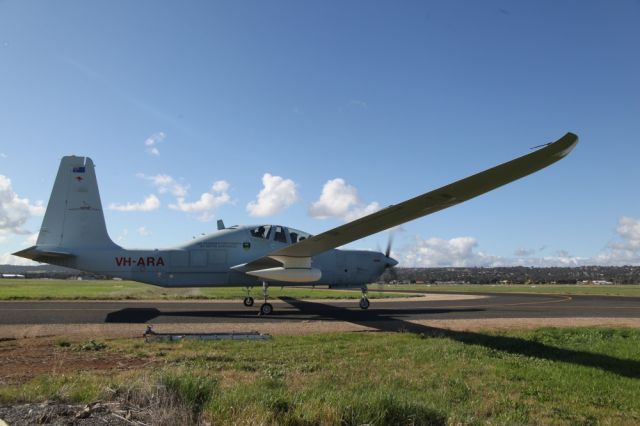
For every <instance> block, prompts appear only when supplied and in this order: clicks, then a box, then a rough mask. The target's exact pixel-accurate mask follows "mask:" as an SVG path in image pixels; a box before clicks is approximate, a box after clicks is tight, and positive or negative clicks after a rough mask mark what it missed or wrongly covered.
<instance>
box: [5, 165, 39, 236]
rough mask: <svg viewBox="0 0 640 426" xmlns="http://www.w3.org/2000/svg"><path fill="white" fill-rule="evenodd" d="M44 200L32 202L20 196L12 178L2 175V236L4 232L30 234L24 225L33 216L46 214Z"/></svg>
mask: <svg viewBox="0 0 640 426" xmlns="http://www.w3.org/2000/svg"><path fill="white" fill-rule="evenodd" d="M44 211H45V208H44V206H43V205H42V201H38V202H37V203H35V204H31V202H30V201H29V199H27V198H20V197H19V196H18V194H16V193H15V192H14V191H13V189H12V188H11V179H9V178H8V177H6V176H4V175H0V236H2V234H28V233H29V231H27V230H25V229H24V228H23V226H24V225H25V224H26V223H27V221H28V220H29V219H30V218H31V217H32V216H40V215H42V214H44Z"/></svg>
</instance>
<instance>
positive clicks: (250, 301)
mask: <svg viewBox="0 0 640 426" xmlns="http://www.w3.org/2000/svg"><path fill="white" fill-rule="evenodd" d="M242 303H244V306H246V307H247V308H248V307H251V306H253V297H251V296H247V297H245V298H244V301H243V302H242Z"/></svg>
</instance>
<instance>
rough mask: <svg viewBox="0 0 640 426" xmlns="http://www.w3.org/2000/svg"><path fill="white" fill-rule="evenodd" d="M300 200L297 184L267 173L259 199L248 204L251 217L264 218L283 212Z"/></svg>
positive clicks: (263, 177) (263, 178)
mask: <svg viewBox="0 0 640 426" xmlns="http://www.w3.org/2000/svg"><path fill="white" fill-rule="evenodd" d="M297 200H298V190H297V187H296V184H295V182H294V181H292V180H291V179H284V178H282V177H280V176H273V175H271V174H269V173H265V174H264V176H262V190H260V193H258V199H257V200H255V201H251V202H250V203H249V204H247V212H249V214H250V215H251V216H257V217H264V216H271V215H274V214H276V213H279V212H281V211H282V210H284V209H286V208H287V207H289V206H290V205H292V204H293V203H295V202H296V201H297Z"/></svg>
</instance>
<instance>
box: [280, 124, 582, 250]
mask: <svg viewBox="0 0 640 426" xmlns="http://www.w3.org/2000/svg"><path fill="white" fill-rule="evenodd" d="M577 143H578V136H577V135H575V134H573V133H567V134H566V135H564V136H563V137H562V138H560V139H558V140H557V141H555V142H553V143H550V144H548V145H546V146H545V147H544V148H541V149H539V150H537V151H535V152H533V153H531V154H527V155H524V156H522V157H519V158H516V159H515V160H511V161H509V162H507V163H503V164H500V165H499V166H496V167H493V168H491V169H488V170H485V171H483V172H480V173H478V174H475V175H473V176H469V177H468V178H465V179H462V180H459V181H457V182H454V183H451V184H449V185H446V186H443V187H442V188H439V189H436V190H434V191H431V192H427V193H425V194H422V195H419V196H417V197H415V198H412V199H410V200H407V201H403V202H402V203H400V204H395V205H391V206H389V207H387V208H385V209H382V210H380V211H378V212H376V213H372V214H370V215H368V216H364V217H362V218H360V219H357V220H354V221H353V222H349V223H346V224H344V225H342V226H338V227H337V228H333V229H330V230H328V231H326V232H323V233H322V234H318V235H316V236H313V237H311V238H308V239H306V240H303V241H301V242H299V243H297V244H293V245H290V246H288V247H285V248H283V249H280V250H277V251H275V252H273V253H270V254H269V257H271V258H273V257H310V256H314V255H316V254H319V253H322V252H324V251H327V250H329V249H332V248H335V247H339V246H341V245H344V244H347V243H350V242H352V241H355V240H359V239H360V238H364V237H366V236H368V235H371V234H375V233H376V232H380V231H384V230H385V229H389V228H392V227H394V226H397V225H400V224H402V223H405V222H408V221H410V220H413V219H417V218H419V217H422V216H426V215H428V214H431V213H435V212H437V211H439V210H442V209H446V208H447V207H451V206H454V205H456V204H459V203H462V202H463V201H467V200H470V199H471V198H474V197H477V196H478V195H481V194H484V193H485V192H489V191H491V190H493V189H496V188H498V187H500V186H502V185H505V184H507V183H509V182H513V181H514V180H517V179H520V178H521V177H524V176H527V175H529V174H531V173H534V172H537V171H538V170H540V169H543V168H545V167H547V166H549V165H551V164H553V163H555V162H556V161H558V160H560V159H562V158H564V157H565V156H566V155H567V154H569V152H571V150H572V149H573V148H574V147H575V146H576V144H577Z"/></svg>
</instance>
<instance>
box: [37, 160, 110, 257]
mask: <svg viewBox="0 0 640 426" xmlns="http://www.w3.org/2000/svg"><path fill="white" fill-rule="evenodd" d="M36 247H38V248H41V249H47V248H51V249H53V248H63V249H65V250H68V251H73V249H75V248H87V247H92V248H112V247H117V246H116V245H115V244H114V243H113V241H111V238H109V234H108V233H107V227H106V225H105V222H104V214H103V212H102V203H101V202H100V193H99V192H98V182H97V180H96V173H95V169H94V165H93V161H92V160H91V158H89V157H76V156H68V157H63V158H62V161H60V168H59V169H58V175H57V176H56V181H55V183H54V185H53V190H52V191H51V198H49V204H48V205H47V211H46V213H45V215H44V220H43V221H42V228H41V229H40V234H39V235H38V241H37V243H36Z"/></svg>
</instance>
